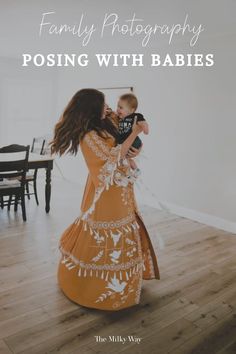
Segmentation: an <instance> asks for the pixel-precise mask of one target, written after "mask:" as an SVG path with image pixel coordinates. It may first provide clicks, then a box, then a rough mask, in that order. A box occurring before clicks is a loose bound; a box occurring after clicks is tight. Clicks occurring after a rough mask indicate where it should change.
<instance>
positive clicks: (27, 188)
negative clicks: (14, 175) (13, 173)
mask: <svg viewBox="0 0 236 354" xmlns="http://www.w3.org/2000/svg"><path fill="white" fill-rule="evenodd" d="M25 189H26V193H27V197H28V199H30V194H29V182H28V181H27V182H26V184H25Z"/></svg>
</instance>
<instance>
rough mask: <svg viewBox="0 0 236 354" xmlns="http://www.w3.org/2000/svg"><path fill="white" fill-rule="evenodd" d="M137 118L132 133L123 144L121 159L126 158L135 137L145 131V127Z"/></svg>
mask: <svg viewBox="0 0 236 354" xmlns="http://www.w3.org/2000/svg"><path fill="white" fill-rule="evenodd" d="M136 121H137V119H136V118H135V120H134V124H133V127H132V133H131V134H130V135H129V136H128V138H127V139H126V140H125V141H124V142H123V144H122V145H121V152H120V154H121V156H120V157H121V159H124V158H125V157H126V155H127V153H128V151H129V149H130V147H131V145H132V144H133V142H134V140H135V138H136V137H137V136H138V135H139V134H140V133H141V132H142V131H143V127H142V126H141V125H139V124H137V123H136Z"/></svg>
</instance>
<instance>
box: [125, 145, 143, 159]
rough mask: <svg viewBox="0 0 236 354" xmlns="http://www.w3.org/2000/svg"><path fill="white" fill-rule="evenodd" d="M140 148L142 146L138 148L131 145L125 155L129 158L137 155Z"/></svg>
mask: <svg viewBox="0 0 236 354" xmlns="http://www.w3.org/2000/svg"><path fill="white" fill-rule="evenodd" d="M141 150H142V146H141V147H140V148H139V149H136V148H134V147H131V148H130V149H129V151H128V153H127V155H126V156H127V157H130V158H133V157H135V156H137V155H138V154H139V153H140V151H141Z"/></svg>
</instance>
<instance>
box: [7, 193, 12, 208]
mask: <svg viewBox="0 0 236 354" xmlns="http://www.w3.org/2000/svg"><path fill="white" fill-rule="evenodd" d="M11 202H12V195H10V196H9V199H8V206H7V209H8V210H10V209H11Z"/></svg>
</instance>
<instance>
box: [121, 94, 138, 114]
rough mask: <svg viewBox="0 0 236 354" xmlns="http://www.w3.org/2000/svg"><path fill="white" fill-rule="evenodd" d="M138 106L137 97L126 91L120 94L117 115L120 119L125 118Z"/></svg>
mask: <svg viewBox="0 0 236 354" xmlns="http://www.w3.org/2000/svg"><path fill="white" fill-rule="evenodd" d="M137 107H138V100H137V97H136V96H135V95H134V94H132V93H125V94H124V95H122V96H120V98H119V101H118V103H117V111H116V112H117V115H118V117H119V118H120V119H123V118H125V117H127V116H129V115H130V114H132V113H134V112H135V111H136V109H137Z"/></svg>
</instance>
